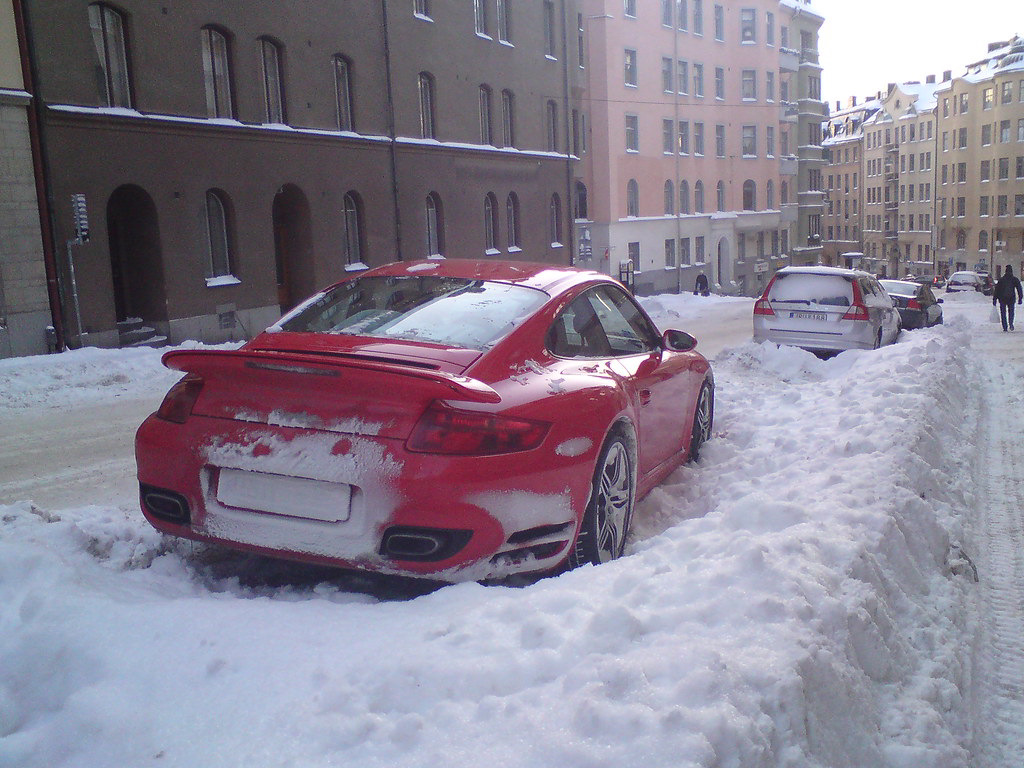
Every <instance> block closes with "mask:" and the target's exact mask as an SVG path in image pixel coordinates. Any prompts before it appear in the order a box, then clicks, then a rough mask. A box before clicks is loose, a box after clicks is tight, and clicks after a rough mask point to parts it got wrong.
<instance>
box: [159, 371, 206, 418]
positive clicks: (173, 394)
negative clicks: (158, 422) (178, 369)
mask: <svg viewBox="0 0 1024 768" xmlns="http://www.w3.org/2000/svg"><path fill="white" fill-rule="evenodd" d="M202 388H203V380H202V379H201V378H199V377H198V376H193V375H191V374H189V375H187V376H185V377H184V378H182V379H181V380H180V381H178V383H177V384H175V385H174V386H173V387H171V388H170V390H169V391H168V392H167V394H166V395H164V401H163V402H162V403H160V407H159V408H158V409H157V411H156V415H157V416H158V417H159V418H161V419H163V420H164V421H173V422H174V423H175V424H184V423H185V420H186V419H188V417H189V415H190V414H191V413H192V406H194V405H195V404H196V400H198V399H199V392H200V391H201V390H202Z"/></svg>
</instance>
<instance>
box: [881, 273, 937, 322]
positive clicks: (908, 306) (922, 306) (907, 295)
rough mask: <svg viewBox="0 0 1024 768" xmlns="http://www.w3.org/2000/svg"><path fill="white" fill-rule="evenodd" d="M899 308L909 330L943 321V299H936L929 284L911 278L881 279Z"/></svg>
mask: <svg viewBox="0 0 1024 768" xmlns="http://www.w3.org/2000/svg"><path fill="white" fill-rule="evenodd" d="M878 282H879V283H881V285H882V287H883V288H885V290H886V293H888V294H889V298H891V299H892V301H893V304H895V305H896V309H897V310H899V313H900V319H901V320H902V321H903V327H904V328H906V329H907V330H911V329H914V328H928V327H930V326H933V325H939V324H941V323H942V307H941V306H939V305H940V304H942V299H936V298H935V294H933V293H932V289H931V287H930V286H928V285H927V284H922V283H917V282H911V281H909V280H879V281H878Z"/></svg>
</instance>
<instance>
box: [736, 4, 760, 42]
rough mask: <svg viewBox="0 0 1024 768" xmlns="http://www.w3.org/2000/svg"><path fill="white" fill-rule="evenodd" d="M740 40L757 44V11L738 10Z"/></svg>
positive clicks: (752, 9)
mask: <svg viewBox="0 0 1024 768" xmlns="http://www.w3.org/2000/svg"><path fill="white" fill-rule="evenodd" d="M740 40H741V41H743V42H744V43H756V42H757V10H756V9H754V8H740Z"/></svg>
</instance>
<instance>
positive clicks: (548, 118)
mask: <svg viewBox="0 0 1024 768" xmlns="http://www.w3.org/2000/svg"><path fill="white" fill-rule="evenodd" d="M544 116H545V127H546V129H547V137H548V152H557V151H558V105H557V104H555V102H553V101H549V102H548V103H547V108H546V109H545V111H544Z"/></svg>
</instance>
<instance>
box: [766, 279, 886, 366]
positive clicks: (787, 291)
mask: <svg viewBox="0 0 1024 768" xmlns="http://www.w3.org/2000/svg"><path fill="white" fill-rule="evenodd" d="M900 327H901V326H900V316H899V312H898V311H897V310H896V308H895V307H894V306H893V303H892V300H891V299H890V298H889V295H888V294H887V293H886V292H885V289H883V288H882V286H881V285H880V284H879V282H878V280H877V279H876V278H875V277H873V276H872V275H870V274H868V273H867V272H861V271H859V270H854V269H838V268H835V267H784V268H782V269H780V270H779V271H778V272H776V273H775V276H774V277H772V279H771V281H770V282H769V283H768V285H767V286H766V287H765V289H764V293H763V294H761V298H759V299H758V300H757V301H756V302H755V303H754V341H773V342H775V343H776V344H790V345H792V346H796V347H802V348H803V349H806V350H809V351H811V352H815V353H819V354H834V353H837V352H842V351H843V350H846V349H872V348H877V347H880V346H881V345H883V344H889V343H891V342H893V341H895V340H896V337H897V336H899V333H900Z"/></svg>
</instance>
